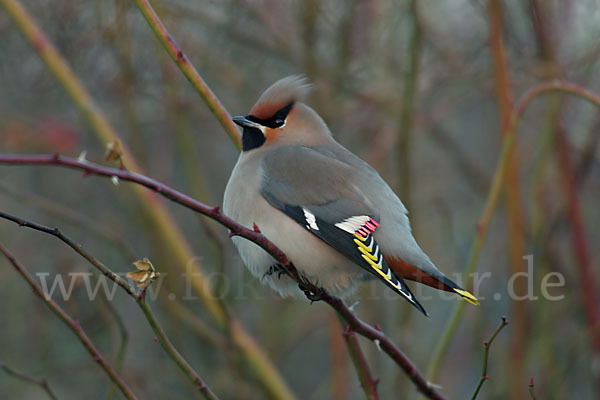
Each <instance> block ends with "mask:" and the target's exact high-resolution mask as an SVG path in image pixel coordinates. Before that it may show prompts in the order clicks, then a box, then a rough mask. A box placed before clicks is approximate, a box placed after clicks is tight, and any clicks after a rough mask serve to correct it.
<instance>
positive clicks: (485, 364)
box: [471, 317, 508, 400]
mask: <svg viewBox="0 0 600 400" xmlns="http://www.w3.org/2000/svg"><path fill="white" fill-rule="evenodd" d="M506 325H508V320H507V319H506V317H502V321H501V322H500V325H498V328H496V330H495V331H494V333H493V334H492V336H490V338H489V339H488V340H486V341H484V342H483V348H484V350H483V370H482V371H481V378H480V379H479V383H477V387H476V388H475V391H474V392H473V396H471V400H475V399H476V398H477V395H478V394H479V391H480V390H481V387H482V386H483V382H485V381H487V380H488V373H487V370H488V357H489V353H490V347H492V343H493V342H494V339H496V336H498V334H499V333H500V331H501V330H502V329H503V328H504V327H505V326H506Z"/></svg>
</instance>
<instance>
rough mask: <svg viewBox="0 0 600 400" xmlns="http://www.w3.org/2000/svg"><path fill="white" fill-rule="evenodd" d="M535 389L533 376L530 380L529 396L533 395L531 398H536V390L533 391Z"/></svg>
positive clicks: (533, 399) (532, 399)
mask: <svg viewBox="0 0 600 400" xmlns="http://www.w3.org/2000/svg"><path fill="white" fill-rule="evenodd" d="M533 389H534V387H533V378H531V380H530V381H529V397H531V400H536V397H535V392H534V391H533Z"/></svg>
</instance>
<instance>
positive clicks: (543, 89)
mask: <svg viewBox="0 0 600 400" xmlns="http://www.w3.org/2000/svg"><path fill="white" fill-rule="evenodd" d="M551 92H558V93H564V94H570V95H573V96H576V97H580V98H582V99H584V100H587V101H588V102H590V103H592V104H594V105H595V106H596V107H598V108H600V97H598V95H597V94H595V93H593V92H591V91H589V90H587V89H585V88H583V87H581V86H579V85H577V84H574V83H570V82H561V81H554V82H545V83H540V84H539V85H537V86H534V87H533V88H531V89H529V90H528V91H527V92H525V94H523V96H522V97H521V99H520V100H519V101H518V102H517V104H516V105H515V107H514V108H513V110H512V113H511V119H510V124H509V125H508V127H507V131H506V133H505V134H503V135H502V137H503V139H502V150H501V153H500V158H499V159H498V163H497V165H496V171H495V173H494V179H493V181H492V185H491V187H490V189H489V191H488V196H487V199H486V203H485V206H484V208H483V211H482V213H481V216H480V218H479V222H478V223H477V227H476V230H475V238H474V239H473V244H472V245H471V250H470V252H469V259H468V261H467V266H466V268H465V273H464V274H465V275H470V274H472V273H473V272H474V271H475V268H476V267H477V262H478V260H479V255H480V254H481V249H482V248H483V242H484V240H485V237H486V233H487V229H488V227H489V224H490V221H491V219H492V215H493V214H494V210H495V209H496V204H497V202H498V198H499V197H500V193H501V189H502V187H503V183H504V179H505V177H506V172H507V166H508V156H509V154H510V152H511V149H512V147H513V145H514V142H515V138H516V135H517V126H518V124H519V121H520V119H521V116H522V115H523V113H524V112H525V110H526V109H527V106H528V105H529V103H531V101H532V100H533V99H535V98H536V97H538V96H540V95H542V94H546V93H551ZM464 306H465V302H458V303H457V304H456V305H455V306H454V309H453V310H452V314H451V315H450V318H449V319H448V322H446V327H445V328H444V332H443V334H442V337H441V338H440V341H439V342H438V346H437V347H436V349H435V350H434V352H433V355H432V358H431V360H432V361H431V363H430V364H429V370H428V371H427V377H428V378H429V379H430V380H434V379H435V377H436V376H437V373H438V371H439V369H440V367H441V364H442V360H443V358H444V355H445V354H446V350H447V349H448V346H449V345H450V342H451V341H452V338H453V337H454V334H455V333H456V330H457V329H458V325H459V322H460V318H461V316H462V313H463V311H464Z"/></svg>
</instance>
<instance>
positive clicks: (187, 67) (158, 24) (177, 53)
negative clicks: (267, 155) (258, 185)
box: [134, 0, 242, 150]
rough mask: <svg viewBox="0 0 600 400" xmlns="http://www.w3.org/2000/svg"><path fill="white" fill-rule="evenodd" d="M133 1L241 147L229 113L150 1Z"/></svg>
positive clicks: (168, 51) (226, 130) (176, 62)
mask: <svg viewBox="0 0 600 400" xmlns="http://www.w3.org/2000/svg"><path fill="white" fill-rule="evenodd" d="M134 1H135V4H136V5H137V6H138V8H139V9H140V12H141V13H142V15H143V16H144V18H145V19H146V21H147V22H148V25H150V28H152V31H153V32H154V33H155V34H156V37H157V38H158V40H159V41H160V43H161V44H162V45H163V47H164V48H165V50H166V51H167V53H169V55H170V56H171V58H172V59H173V61H175V64H177V66H178V67H179V69H180V70H181V72H183V75H185V77H186V78H187V79H188V80H189V81H190V83H191V84H192V86H193V87H194V89H196V91H197V92H198V94H200V97H202V100H204V102H205V103H206V105H207V106H208V108H209V109H210V111H212V113H213V114H214V115H215V117H216V118H217V120H218V121H219V123H220V124H221V126H223V129H225V132H227V135H229V137H230V138H231V140H233V142H234V143H235V145H236V146H237V148H238V150H239V149H241V144H242V138H241V137H240V131H239V129H237V127H236V126H235V124H234V123H233V121H232V120H231V115H229V113H228V112H227V110H226V109H225V107H223V105H222V104H221V102H220V101H219V99H218V98H217V96H215V94H214V93H213V92H212V90H210V88H209V87H208V85H207V84H206V82H204V79H202V77H201V76H200V74H199V73H198V71H197V70H196V68H194V66H193V65H192V64H191V63H190V61H189V60H188V58H187V56H186V55H185V54H184V53H183V51H182V50H181V48H180V47H179V46H178V45H177V43H175V40H173V37H172V36H171V34H170V33H169V31H167V28H165V25H164V24H163V23H162V21H161V20H160V18H159V17H158V15H157V14H156V11H154V9H153V8H152V5H151V4H150V2H149V1H148V0H134Z"/></svg>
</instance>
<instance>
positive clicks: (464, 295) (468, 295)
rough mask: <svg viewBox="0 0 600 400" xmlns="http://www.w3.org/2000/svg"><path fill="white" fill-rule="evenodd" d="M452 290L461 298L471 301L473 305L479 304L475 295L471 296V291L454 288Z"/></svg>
mask: <svg viewBox="0 0 600 400" xmlns="http://www.w3.org/2000/svg"><path fill="white" fill-rule="evenodd" d="M454 291H455V292H456V293H458V294H459V295H461V296H462V298H463V299H465V300H466V301H468V302H469V303H471V304H473V305H475V306H478V305H479V300H477V297H475V296H473V295H472V294H471V293H469V292H467V291H466V290H461V289H454Z"/></svg>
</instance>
